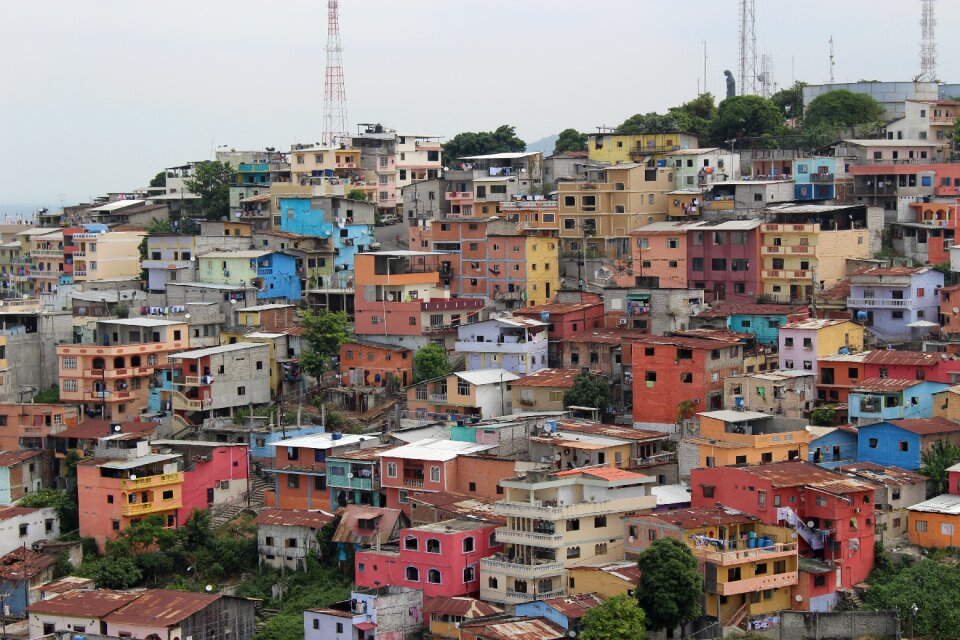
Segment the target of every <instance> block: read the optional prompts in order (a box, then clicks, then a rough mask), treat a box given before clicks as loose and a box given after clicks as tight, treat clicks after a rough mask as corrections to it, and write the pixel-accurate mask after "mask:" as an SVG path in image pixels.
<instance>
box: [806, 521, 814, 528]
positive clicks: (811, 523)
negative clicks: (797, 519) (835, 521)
mask: <svg viewBox="0 0 960 640" xmlns="http://www.w3.org/2000/svg"><path fill="white" fill-rule="evenodd" d="M807 526H808V527H810V528H811V529H813V520H810V521H809V522H807Z"/></svg>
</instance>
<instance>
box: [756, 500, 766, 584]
mask: <svg viewBox="0 0 960 640" xmlns="http://www.w3.org/2000/svg"><path fill="white" fill-rule="evenodd" d="M757 507H758V508H760V509H766V508H767V492H766V491H757ZM758 566H759V565H758Z"/></svg>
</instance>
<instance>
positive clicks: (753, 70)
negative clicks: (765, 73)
mask: <svg viewBox="0 0 960 640" xmlns="http://www.w3.org/2000/svg"><path fill="white" fill-rule="evenodd" d="M755 23H756V14H755V13H754V0H740V84H739V88H740V95H742V96H755V95H757V31H756V24H755Z"/></svg>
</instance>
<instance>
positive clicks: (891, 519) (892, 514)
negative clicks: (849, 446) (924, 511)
mask: <svg viewBox="0 0 960 640" xmlns="http://www.w3.org/2000/svg"><path fill="white" fill-rule="evenodd" d="M837 471H839V472H840V473H843V474H845V475H848V476H850V477H852V478H856V479H857V480H861V481H863V482H866V483H868V484H872V485H873V486H874V487H876V490H875V497H874V509H875V511H874V514H875V520H874V522H875V523H876V525H877V532H878V533H879V534H880V539H881V540H882V541H883V543H884V546H888V547H889V546H891V545H894V544H898V543H903V542H904V541H906V540H907V538H908V533H909V532H908V528H907V524H908V510H909V508H910V507H911V506H913V505H915V504H918V503H920V502H923V501H924V500H925V499H926V497H927V477H926V476H922V475H920V474H918V473H913V472H911V471H907V470H906V469H900V468H898V467H884V466H881V465H878V464H874V463H872V462H854V463H851V464H845V465H842V466H840V467H838V468H837Z"/></svg>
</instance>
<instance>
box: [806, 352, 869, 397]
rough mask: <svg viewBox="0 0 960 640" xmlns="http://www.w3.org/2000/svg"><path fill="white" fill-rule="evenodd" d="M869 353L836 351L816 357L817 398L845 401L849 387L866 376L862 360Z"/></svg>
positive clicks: (848, 393) (852, 386)
mask: <svg viewBox="0 0 960 640" xmlns="http://www.w3.org/2000/svg"><path fill="white" fill-rule="evenodd" d="M871 353H872V352H871V351H861V352H860V353H837V354H834V355H829V356H820V357H819V358H817V400H819V401H820V402H830V403H840V402H846V401H847V399H848V398H849V395H850V389H852V388H854V387H855V386H856V385H858V384H860V381H861V380H864V379H865V378H866V375H865V370H866V365H865V364H864V362H865V361H866V359H867V357H868V356H869V355H870V354H871Z"/></svg>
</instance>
